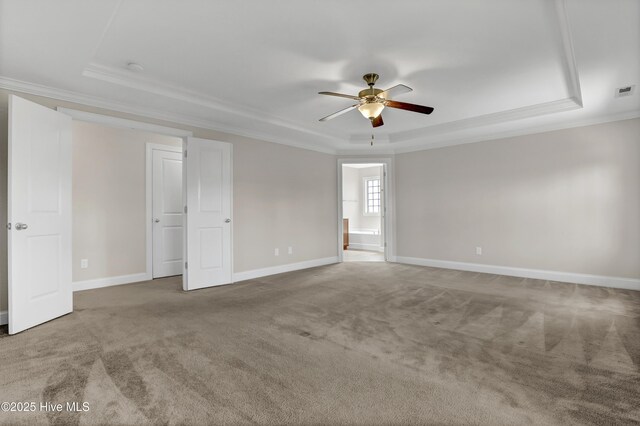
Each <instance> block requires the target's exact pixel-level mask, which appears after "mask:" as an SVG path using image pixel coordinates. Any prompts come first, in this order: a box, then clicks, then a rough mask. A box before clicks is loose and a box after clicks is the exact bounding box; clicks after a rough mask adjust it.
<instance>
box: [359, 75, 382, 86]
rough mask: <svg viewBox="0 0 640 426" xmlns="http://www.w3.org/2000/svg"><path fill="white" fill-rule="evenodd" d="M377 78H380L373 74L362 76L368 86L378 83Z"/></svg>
mask: <svg viewBox="0 0 640 426" xmlns="http://www.w3.org/2000/svg"><path fill="white" fill-rule="evenodd" d="M379 77H380V76H379V75H378V74H376V73H374V72H372V73H369V74H365V75H363V76H362V78H363V80H364V81H366V82H367V84H368V85H369V86H373V85H374V84H376V81H378V78H379Z"/></svg>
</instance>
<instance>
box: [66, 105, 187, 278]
mask: <svg viewBox="0 0 640 426" xmlns="http://www.w3.org/2000/svg"><path fill="white" fill-rule="evenodd" d="M56 110H57V111H59V112H62V113H64V114H67V115H70V116H71V118H72V119H73V120H76V121H84V122H88V123H94V124H101V125H104V126H109V127H117V128H124V129H130V130H140V131H144V132H150V133H156V134H160V135H165V136H174V137H178V138H180V139H182V147H172V146H170V145H161V144H151V145H158V146H161V147H163V149H166V148H175V149H177V150H178V152H183V150H184V147H185V146H186V139H187V137H189V136H193V132H192V131H190V130H183V129H178V128H174V127H166V126H160V125H157V124H151V123H145V122H143V121H135V120H128V119H125V118H119V117H113V116H110V115H102V114H96V113H93V112H86V111H80V110H75V109H70V108H64V107H60V106H59V107H57V108H56ZM149 144H150V143H147V145H149ZM146 149H147V150H148V149H149V148H148V147H147V148H146ZM145 155H146V156H147V157H146V159H145V163H146V164H145V166H146V170H145V209H146V213H145V216H146V219H147V226H146V229H145V233H146V236H145V244H146V245H147V248H146V254H145V255H146V259H145V269H146V270H145V272H144V274H145V281H148V280H152V279H153V258H152V257H151V256H152V255H153V247H152V246H151V244H152V233H151V216H150V215H151V214H152V211H151V196H150V193H149V186H150V185H149V182H150V179H149V176H150V174H149V173H150V165H149V156H148V152H147V153H145ZM184 189H185V187H184V184H183V194H182V195H183V199H184V196H185V194H184V192H185V191H184ZM183 218H184V215H183ZM71 220H73V216H72V218H71ZM186 225H187V224H186V218H185V219H184V226H185V227H186ZM150 242H151V243H150ZM105 279H108V277H106V278H105ZM136 281H138V280H136ZM127 283H128V282H118V284H127ZM100 287H104V285H100Z"/></svg>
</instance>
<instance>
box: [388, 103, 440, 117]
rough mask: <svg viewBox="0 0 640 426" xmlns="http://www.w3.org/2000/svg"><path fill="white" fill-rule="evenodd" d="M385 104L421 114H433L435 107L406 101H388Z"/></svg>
mask: <svg viewBox="0 0 640 426" xmlns="http://www.w3.org/2000/svg"><path fill="white" fill-rule="evenodd" d="M384 104H385V105H386V106H388V107H389V108H398V109H404V110H407V111H413V112H419V113H420V114H431V113H432V112H433V108H431V107H428V106H422V105H416V104H408V103H406V102H398V101H386V102H385V103H384Z"/></svg>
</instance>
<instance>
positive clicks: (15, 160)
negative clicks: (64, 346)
mask: <svg viewBox="0 0 640 426" xmlns="http://www.w3.org/2000/svg"><path fill="white" fill-rule="evenodd" d="M71 131H72V130H71V117H69V116H67V115H65V114H62V113H60V112H57V111H54V110H51V109H49V108H46V107H43V106H41V105H38V104H35V103H33V102H29V101H27V100H24V99H22V98H19V97H17V96H14V95H9V151H8V221H9V223H10V224H11V229H10V230H9V231H8V275H9V277H8V278H9V334H14V333H18V332H20V331H23V330H26V329H28V328H30V327H33V326H36V325H38V324H42V323H44V322H46V321H49V320H51V319H54V318H57V317H59V316H62V315H65V314H67V313H70V312H72V311H73V292H72V284H71V283H72V277H71V140H72V139H71V138H72V136H71Z"/></svg>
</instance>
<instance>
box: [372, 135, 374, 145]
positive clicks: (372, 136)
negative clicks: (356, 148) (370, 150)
mask: <svg viewBox="0 0 640 426" xmlns="http://www.w3.org/2000/svg"><path fill="white" fill-rule="evenodd" d="M373 137H374V136H373V133H371V146H373Z"/></svg>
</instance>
